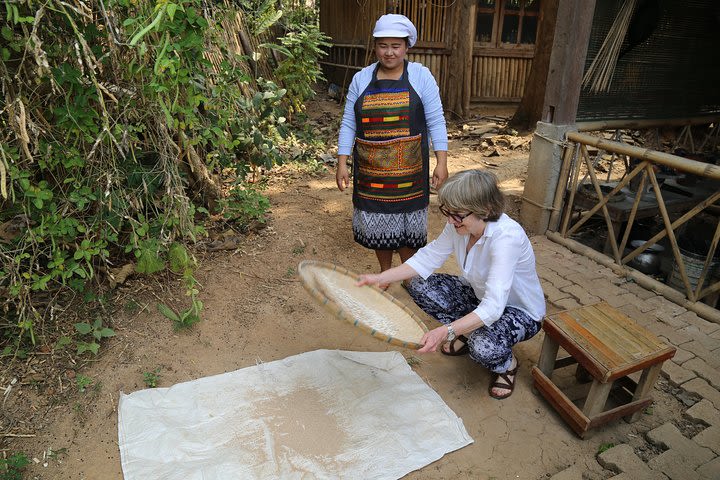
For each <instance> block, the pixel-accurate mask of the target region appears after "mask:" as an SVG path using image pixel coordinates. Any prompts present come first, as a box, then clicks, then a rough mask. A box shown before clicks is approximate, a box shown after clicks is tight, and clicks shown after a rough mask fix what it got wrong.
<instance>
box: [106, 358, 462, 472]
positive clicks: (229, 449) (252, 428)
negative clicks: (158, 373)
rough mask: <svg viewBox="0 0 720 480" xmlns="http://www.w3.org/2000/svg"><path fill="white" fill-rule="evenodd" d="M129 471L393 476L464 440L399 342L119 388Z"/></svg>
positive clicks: (121, 441) (457, 424) (459, 424)
mask: <svg viewBox="0 0 720 480" xmlns="http://www.w3.org/2000/svg"><path fill="white" fill-rule="evenodd" d="M118 415H119V418H118V434H119V446H120V454H121V462H122V469H123V474H124V477H125V480H150V479H164V480H172V479H178V480H180V479H182V480H211V479H223V480H224V479H253V478H258V479H268V478H286V479H313V478H318V479H326V478H327V479H330V478H332V479H336V478H343V479H355V478H356V479H395V478H400V477H402V476H404V475H406V474H407V473H409V472H412V471H413V470H417V469H419V468H422V467H424V466H426V465H428V464H430V463H432V462H433V461H435V460H437V459H439V458H441V457H442V456H443V455H445V454H446V453H448V452H452V451H454V450H457V449H459V448H462V447H464V446H466V445H468V444H470V443H472V441H473V440H472V439H471V438H470V436H469V435H468V433H467V431H466V430H465V427H464V426H463V423H462V420H461V419H460V418H458V417H457V416H456V415H455V414H454V413H453V412H452V410H450V408H449V407H448V406H447V405H446V404H445V402H443V400H442V399H441V398H440V396H439V395H438V394H437V393H436V392H435V391H433V390H432V389H431V388H430V387H429V386H428V385H426V384H425V382H423V381H422V379H421V378H420V377H419V376H418V375H417V374H416V373H415V372H413V371H412V369H411V368H410V366H409V365H408V364H407V362H406V360H405V358H404V357H403V356H402V355H401V354H400V353H398V352H380V353H376V352H349V351H339V350H316V351H313V352H307V353H303V354H300V355H295V356H292V357H288V358H285V359H283V360H277V361H274V362H270V363H262V364H259V365H257V366H254V367H248V368H243V369H241V370H236V371H234V372H229V373H225V374H221V375H215V376H212V377H205V378H200V379H198V380H193V381H190V382H185V383H180V384H177V385H174V386H172V387H170V388H156V389H148V390H141V391H137V392H134V393H132V394H129V395H125V394H122V393H121V396H120V402H119V414H118Z"/></svg>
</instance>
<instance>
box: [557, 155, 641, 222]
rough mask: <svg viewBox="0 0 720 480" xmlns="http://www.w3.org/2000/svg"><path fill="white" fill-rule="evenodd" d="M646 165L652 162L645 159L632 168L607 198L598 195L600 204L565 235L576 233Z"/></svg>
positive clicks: (578, 170)
mask: <svg viewBox="0 0 720 480" xmlns="http://www.w3.org/2000/svg"><path fill="white" fill-rule="evenodd" d="M585 151H586V152H587V150H585ZM646 165H650V162H647V161H645V162H641V163H640V164H638V165H637V166H636V167H635V168H634V169H633V170H632V172H630V173H629V174H628V175H626V176H625V177H624V178H623V179H621V180H620V182H618V184H617V185H616V186H615V188H613V189H612V190H611V191H610V194H609V195H608V196H607V198H603V197H598V199H599V200H600V202H599V203H598V204H596V205H595V206H594V207H593V208H591V209H590V210H588V211H587V212H585V213H584V214H583V216H582V218H580V220H578V222H577V223H576V224H575V225H573V226H572V228H571V229H570V230H569V231H568V232H567V233H564V232H563V235H572V234H573V233H575V232H576V231H577V230H578V228H580V227H581V226H582V225H583V224H584V223H585V222H587V221H588V220H589V219H590V217H592V216H593V215H595V214H596V213H597V211H598V210H600V208H602V207H604V206H605V204H606V203H607V200H608V198H609V197H610V196H612V195H615V194H616V193H617V192H619V191H620V190H622V188H623V187H625V185H627V184H628V183H630V180H632V179H633V178H635V176H636V175H637V174H638V173H640V172H641V171H642V170H643V169H644V168H645V166H646ZM576 175H577V176H580V166H579V165H578V167H577V172H576ZM575 188H576V189H577V185H576V186H575ZM573 198H574V197H573ZM570 205H572V203H570Z"/></svg>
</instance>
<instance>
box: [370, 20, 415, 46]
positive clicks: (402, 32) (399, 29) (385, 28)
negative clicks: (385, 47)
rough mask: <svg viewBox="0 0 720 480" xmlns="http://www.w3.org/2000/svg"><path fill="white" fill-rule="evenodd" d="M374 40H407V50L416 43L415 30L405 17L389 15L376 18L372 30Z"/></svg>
mask: <svg viewBox="0 0 720 480" xmlns="http://www.w3.org/2000/svg"><path fill="white" fill-rule="evenodd" d="M373 37H375V38H385V37H390V38H407V39H408V48H410V47H412V46H413V45H415V42H416V41H417V29H416V28H415V25H413V23H412V22H411V21H410V19H409V18H407V17H406V16H405V15H398V14H395V13H389V14H387V15H383V16H382V17H380V18H378V21H377V22H375V29H374V30H373Z"/></svg>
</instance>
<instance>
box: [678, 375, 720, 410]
mask: <svg viewBox="0 0 720 480" xmlns="http://www.w3.org/2000/svg"><path fill="white" fill-rule="evenodd" d="M680 388H682V389H683V390H685V391H686V392H690V393H694V394H695V395H698V396H700V397H702V398H704V399H705V400H707V401H709V402H710V403H712V404H713V406H714V407H715V408H717V409H720V392H718V391H717V390H715V389H714V388H713V387H711V386H710V384H709V383H707V381H705V380H703V379H702V378H693V379H692V380H690V381H689V382H685V383H683V384H682V385H680Z"/></svg>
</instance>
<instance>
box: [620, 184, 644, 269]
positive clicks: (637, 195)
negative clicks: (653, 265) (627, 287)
mask: <svg viewBox="0 0 720 480" xmlns="http://www.w3.org/2000/svg"><path fill="white" fill-rule="evenodd" d="M646 179H647V176H646V175H643V176H642V178H641V179H640V186H639V187H638V190H637V192H636V193H635V201H633V206H632V209H630V216H629V217H628V221H627V227H625V233H624V234H623V238H622V240H621V241H620V247H619V248H618V250H620V251H621V252H624V251H625V245H627V241H628V238H629V237H630V231H631V230H632V226H633V222H634V221H635V214H636V213H637V209H638V206H639V205H640V200H641V199H642V192H643V191H644V190H645V180H646ZM628 257H629V258H628ZM633 258H635V257H631V256H630V255H628V256H627V257H625V258H623V259H622V263H627V262H629V261H630V260H632V259H633Z"/></svg>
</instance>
